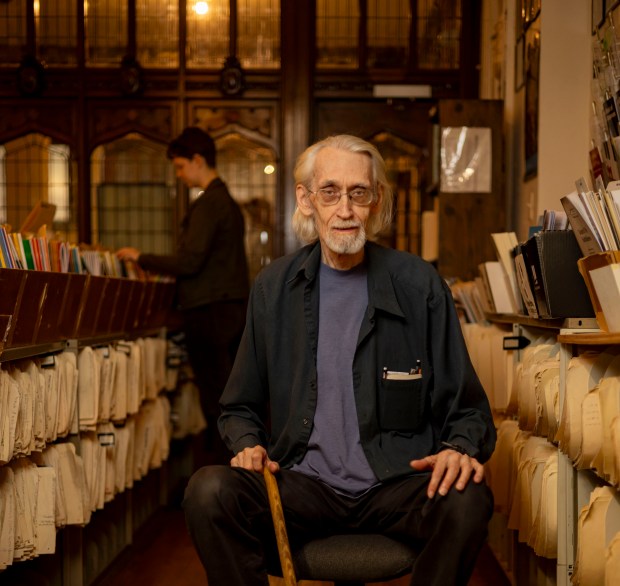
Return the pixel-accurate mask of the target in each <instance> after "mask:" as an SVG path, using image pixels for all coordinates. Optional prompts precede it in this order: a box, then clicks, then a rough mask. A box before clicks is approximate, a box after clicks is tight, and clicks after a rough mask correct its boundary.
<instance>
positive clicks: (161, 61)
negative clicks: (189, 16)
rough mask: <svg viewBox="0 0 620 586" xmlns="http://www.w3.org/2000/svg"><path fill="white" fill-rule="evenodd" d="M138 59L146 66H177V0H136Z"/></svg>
mask: <svg viewBox="0 0 620 586" xmlns="http://www.w3.org/2000/svg"><path fill="white" fill-rule="evenodd" d="M136 44H137V52H138V61H139V62H140V65H142V66H144V67H178V65H179V2H178V0H137V1H136Z"/></svg>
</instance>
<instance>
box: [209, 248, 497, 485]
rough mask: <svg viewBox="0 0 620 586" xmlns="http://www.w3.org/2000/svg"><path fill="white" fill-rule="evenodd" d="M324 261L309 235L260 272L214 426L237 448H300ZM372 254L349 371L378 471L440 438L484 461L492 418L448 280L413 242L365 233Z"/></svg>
mask: <svg viewBox="0 0 620 586" xmlns="http://www.w3.org/2000/svg"><path fill="white" fill-rule="evenodd" d="M320 261H321V250H320V245H319V244H318V243H316V244H311V245H308V246H305V247H304V248H302V249H300V250H299V251H297V252H295V253H293V254H292V255H289V256H286V257H283V258H279V259H277V260H275V261H274V262H273V263H272V264H270V265H269V266H267V267H266V268H265V269H263V271H262V272H261V273H259V275H258V277H257V279H256V281H255V284H254V287H253V289H252V293H251V296H250V303H249V307H248V319H247V323H246V329H245V332H244V334H243V339H242V341H241V346H240V348H239V351H238V354H237V359H236V361H235V365H234V368H233V371H232V374H231V376H230V378H229V380H228V384H227V385H226V388H225V390H224V393H223V395H222V397H221V401H220V405H221V407H222V415H221V417H220V419H219V428H220V431H221V432H222V435H223V437H224V439H225V441H226V443H227V444H228V446H229V447H230V448H231V449H232V450H233V452H234V453H237V452H239V451H241V450H243V449H244V448H246V447H252V446H255V445H257V444H260V445H263V446H265V447H266V448H267V450H268V453H269V456H270V458H271V459H272V460H275V461H277V462H279V463H280V465H281V466H282V467H284V468H287V467H290V466H291V465H292V464H294V463H296V462H299V461H300V460H301V459H302V457H303V455H304V452H305V450H306V446H307V442H308V438H309V437H310V431H311V429H312V421H313V417H314V411H315V406H316V400H317V372H316V354H317V348H316V346H317V340H318V305H319V284H318V278H319V264H320ZM365 262H366V263H367V269H368V309H367V311H366V315H365V316H364V319H363V321H362V325H361V328H360V333H359V338H358V340H357V349H356V352H355V357H354V360H353V369H352V372H351V376H352V377H353V386H354V392H355V399H356V405H357V418H358V422H359V429H360V438H361V443H362V447H363V449H364V452H365V453H366V457H367V458H368V462H369V463H370V466H371V467H372V469H373V471H374V472H375V474H376V475H377V477H378V478H379V479H380V480H387V479H390V478H394V477H398V476H402V475H406V474H411V473H412V472H413V471H412V469H411V468H410V467H409V461H410V460H412V459H416V458H421V457H425V456H427V455H429V454H433V453H435V452H437V451H438V450H439V447H440V446H439V442H440V441H447V442H450V443H453V444H457V445H459V446H461V447H462V448H464V449H466V450H467V452H468V453H469V454H470V455H471V456H474V457H476V458H477V459H478V460H479V461H480V462H484V461H486V460H487V459H488V458H489V457H490V455H491V453H492V451H493V449H494V447H495V437H496V436H495V428H494V425H493V419H492V416H491V410H490V406H489V403H488V400H487V397H486V395H485V393H484V390H483V389H482V386H481V384H480V381H479V380H478V377H477V376H476V374H475V372H474V369H473V367H472V364H471V362H470V359H469V356H468V353H467V349H466V347H465V343H464V340H463V336H462V334H461V328H460V324H459V321H458V317H457V314H456V312H455V309H454V303H453V300H452V295H451V293H450V290H449V288H448V287H447V285H446V284H445V282H444V281H443V279H442V278H441V277H440V276H439V275H438V273H437V272H436V271H435V269H434V268H433V267H432V266H431V265H430V264H428V263H426V262H425V261H423V260H422V259H420V258H419V257H417V256H413V255H411V254H408V253H404V252H398V251H395V250H391V249H387V248H383V247H381V246H379V245H377V244H373V243H367V244H366V254H365ZM418 360H420V361H421V371H422V377H421V378H419V379H416V380H385V378H384V376H383V371H384V368H387V369H388V370H390V371H401V372H408V371H409V370H410V369H411V368H415V367H416V363H417V361H418ZM343 367H345V368H346V365H343ZM267 409H269V411H268V413H269V415H268V417H267V418H265V413H266V412H267ZM266 420H268V421H269V422H270V423H269V426H267V425H266V424H265V423H264V422H265V421H266Z"/></svg>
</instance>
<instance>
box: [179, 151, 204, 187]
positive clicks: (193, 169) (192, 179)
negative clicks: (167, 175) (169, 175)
mask: <svg viewBox="0 0 620 586" xmlns="http://www.w3.org/2000/svg"><path fill="white" fill-rule="evenodd" d="M200 163H201V161H200V159H199V157H198V155H194V157H193V158H192V159H187V158H186V157H174V158H173V159H172V165H173V167H174V170H175V173H176V176H177V177H178V178H179V179H180V180H181V181H183V183H185V185H186V186H187V187H189V188H190V189H191V188H192V187H200V180H199V170H200Z"/></svg>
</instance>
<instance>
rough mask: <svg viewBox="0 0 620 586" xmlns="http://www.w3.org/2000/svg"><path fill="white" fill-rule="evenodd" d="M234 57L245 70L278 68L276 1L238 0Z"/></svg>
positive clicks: (278, 37)
mask: <svg viewBox="0 0 620 586" xmlns="http://www.w3.org/2000/svg"><path fill="white" fill-rule="evenodd" d="M237 9H238V23H237V30H238V34H237V54H238V55H239V60H240V61H241V65H242V66H243V67H245V68H248V69H249V68H253V67H254V68H277V67H279V66H280V2H279V0H238V2H237Z"/></svg>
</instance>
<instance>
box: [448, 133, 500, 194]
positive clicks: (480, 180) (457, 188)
mask: <svg viewBox="0 0 620 586" xmlns="http://www.w3.org/2000/svg"><path fill="white" fill-rule="evenodd" d="M491 150H492V144H491V129H490V128H481V127H468V126H460V127H452V128H451V127H446V128H442V130H441V149H440V160H441V169H440V191H442V192H444V193H490V192H491V179H492V177H491V169H492V160H491V156H492V155H491Z"/></svg>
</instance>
